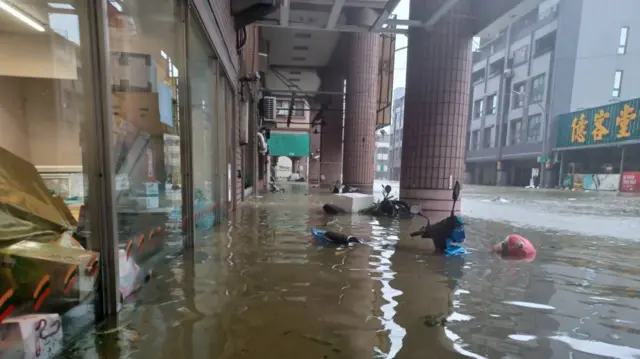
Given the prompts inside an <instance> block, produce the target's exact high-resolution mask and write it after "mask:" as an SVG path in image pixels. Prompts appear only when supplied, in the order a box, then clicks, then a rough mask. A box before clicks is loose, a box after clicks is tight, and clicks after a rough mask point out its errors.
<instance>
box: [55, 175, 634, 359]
mask: <svg viewBox="0 0 640 359" xmlns="http://www.w3.org/2000/svg"><path fill="white" fill-rule="evenodd" d="M394 187H395V188H394V190H396V191H397V184H396V186H394ZM306 192H307V189H306V187H304V186H302V185H294V187H292V188H290V190H289V191H287V192H286V193H285V194H273V195H266V196H264V197H262V198H256V199H254V200H251V201H249V202H248V203H246V204H245V205H243V206H242V207H241V208H240V209H239V210H238V211H237V212H236V214H235V218H233V219H232V221H231V224H230V225H226V226H220V227H218V228H217V229H216V233H213V234H212V236H211V238H210V239H208V240H206V241H201V242H199V243H198V244H197V248H196V249H195V250H194V251H193V253H186V254H184V255H180V256H177V257H175V258H167V261H166V265H164V266H162V267H160V268H158V269H157V270H156V271H155V273H154V276H153V278H152V280H151V281H150V283H148V284H147V285H146V286H145V287H143V289H142V290H141V291H140V292H139V293H137V294H136V295H135V297H134V298H132V299H131V300H130V304H128V305H126V306H125V308H124V309H123V310H122V313H121V315H120V319H119V322H118V323H117V324H115V325H114V327H112V328H111V329H109V330H108V331H106V332H104V329H100V330H102V331H103V332H101V333H95V332H92V333H88V334H87V335H85V336H84V337H83V338H81V339H80V340H78V341H77V343H76V344H75V345H74V346H73V348H71V350H70V352H68V353H66V354H65V355H64V357H65V358H98V357H101V358H148V357H150V356H153V357H154V358H172V359H175V358H260V359H272V358H273V359H275V358H286V359H288V358H292V359H293V358H295V359H298V358H300V359H302V358H304V359H307V358H309V359H311V358H354V359H357V358H412V359H413V358H438V359H446V358H464V357H473V358H536V359H539V358H574V359H579V358H640V330H639V329H638V328H640V311H639V309H640V295H639V294H640V279H639V274H640V267H639V266H638V258H640V244H639V243H637V238H638V237H637V235H634V233H639V229H640V227H639V226H640V220H638V218H639V217H640V198H638V197H631V196H619V195H617V194H603V193H585V192H559V191H547V190H524V189H513V188H512V189H500V188H488V187H469V188H465V189H464V190H463V196H464V200H463V215H464V216H465V219H466V220H467V228H466V230H467V242H466V243H467V246H468V247H469V248H470V249H471V250H472V252H471V254H469V255H468V256H467V257H466V258H465V259H464V260H462V259H460V258H443V257H439V256H434V255H431V254H429V253H428V252H423V251H417V250H408V249H406V248H401V249H394V246H392V244H395V243H396V242H397V241H398V240H399V239H400V238H402V239H403V240H405V241H406V240H407V239H406V238H407V236H408V233H409V232H410V231H412V230H415V229H417V228H418V227H419V226H420V225H421V224H422V223H420V219H414V220H404V221H397V220H389V219H384V220H383V219H380V220H376V219H373V218H371V217H365V216H342V217H335V218H334V217H330V216H325V215H324V214H323V213H322V211H321V209H320V207H321V205H322V203H324V201H323V197H324V196H325V194H321V195H320V194H317V193H315V192H313V193H314V194H312V195H310V196H309V195H305V193H306ZM316 226H318V227H327V228H331V229H333V230H338V231H345V232H349V233H352V234H354V235H356V236H359V237H362V238H367V239H368V241H367V245H356V246H353V247H351V248H348V249H338V248H322V247H317V246H315V245H314V244H312V243H310V228H311V227H316ZM513 232H517V233H520V234H522V235H524V236H526V237H527V238H529V239H530V240H531V241H532V242H533V243H534V244H535V245H536V247H537V248H538V255H537V258H536V260H535V261H534V262H531V263H526V262H516V261H505V260H502V259H499V258H496V257H494V256H493V255H491V254H490V253H488V248H489V246H490V244H492V243H494V242H497V241H500V240H502V239H503V238H504V237H505V236H507V235H508V234H509V233H513Z"/></svg>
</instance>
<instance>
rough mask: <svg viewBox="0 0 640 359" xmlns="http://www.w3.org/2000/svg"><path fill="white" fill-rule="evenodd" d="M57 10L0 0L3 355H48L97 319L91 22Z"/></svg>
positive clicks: (73, 4)
mask: <svg viewBox="0 0 640 359" xmlns="http://www.w3.org/2000/svg"><path fill="white" fill-rule="evenodd" d="M65 5H66V6H65V9H59V8H56V7H52V6H49V4H48V2H46V1H43V0H30V1H26V0H12V1H11V2H9V1H5V0H0V54H1V55H0V357H2V358H14V357H19V358H22V357H23V356H24V355H25V353H26V355H27V356H29V357H35V350H36V349H39V350H40V352H44V353H48V354H47V355H49V354H55V353H57V352H58V351H59V350H60V349H61V348H62V345H63V344H64V341H66V340H68V339H70V338H72V337H74V336H75V335H77V334H78V333H79V331H80V330H81V329H82V328H84V327H86V326H87V325H90V324H92V323H93V321H94V320H95V316H94V312H93V308H94V307H93V300H94V299H95V298H96V295H95V288H96V282H95V281H96V278H97V271H98V268H99V267H100V263H99V252H98V251H99V250H100V244H99V243H98V242H99V241H98V239H97V238H96V236H95V235H92V234H91V232H90V231H89V222H88V220H89V218H88V216H87V215H86V212H87V211H86V209H87V207H88V203H89V199H90V198H89V197H88V190H89V186H90V185H91V183H90V182H89V180H88V177H87V173H88V163H90V161H91V159H90V158H89V157H88V153H91V151H89V147H90V146H92V145H93V143H94V141H91V140H90V139H88V136H87V132H86V130H87V128H88V126H94V116H93V104H92V99H93V94H92V88H93V85H94V84H93V83H92V82H91V77H90V74H91V73H92V72H93V69H92V68H90V64H91V61H90V60H89V58H88V54H89V53H90V48H91V46H90V44H89V41H88V40H87V38H88V35H89V29H88V20H87V19H88V18H89V16H88V14H87V8H86V2H84V1H74V0H69V1H66V4H65ZM43 336H46V337H47V340H46V341H45V340H42V338H43ZM31 353H33V356H31V355H29V354H31Z"/></svg>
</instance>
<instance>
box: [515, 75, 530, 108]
mask: <svg viewBox="0 0 640 359" xmlns="http://www.w3.org/2000/svg"><path fill="white" fill-rule="evenodd" d="M519 86H520V88H521V90H520V91H516V88H517V87H519ZM526 92H527V81H520V82H518V83H516V84H514V85H513V87H512V88H511V93H512V95H513V96H512V100H511V109H514V110H515V109H518V108H523V107H524V99H525V96H526ZM518 94H519V95H518ZM516 99H517V100H518V101H516Z"/></svg>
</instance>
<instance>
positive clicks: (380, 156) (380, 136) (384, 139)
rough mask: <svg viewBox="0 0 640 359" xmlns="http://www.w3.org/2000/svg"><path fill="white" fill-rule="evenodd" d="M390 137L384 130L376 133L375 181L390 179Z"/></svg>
mask: <svg viewBox="0 0 640 359" xmlns="http://www.w3.org/2000/svg"><path fill="white" fill-rule="evenodd" d="M390 139H391V138H390V136H389V134H388V133H386V132H385V131H384V130H381V131H380V132H378V133H376V162H375V164H376V165H375V173H374V178H375V179H381V180H388V179H389V149H390V146H389V145H390V143H389V141H390Z"/></svg>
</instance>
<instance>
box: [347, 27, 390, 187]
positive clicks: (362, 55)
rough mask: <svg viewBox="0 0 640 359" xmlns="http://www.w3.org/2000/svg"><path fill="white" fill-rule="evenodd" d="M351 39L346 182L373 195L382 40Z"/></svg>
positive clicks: (355, 35) (374, 37) (376, 36)
mask: <svg viewBox="0 0 640 359" xmlns="http://www.w3.org/2000/svg"><path fill="white" fill-rule="evenodd" d="M349 36H350V39H349V54H348V58H349V60H348V64H347V93H346V106H345V107H346V118H345V124H344V157H343V167H342V173H343V182H344V184H347V185H352V186H356V187H359V188H360V190H361V191H363V192H371V191H372V189H373V170H374V165H375V157H374V156H375V151H376V147H375V130H376V110H377V108H376V107H377V98H378V97H377V92H378V68H379V61H380V45H381V38H380V35H379V34H374V33H351V34H349Z"/></svg>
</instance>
